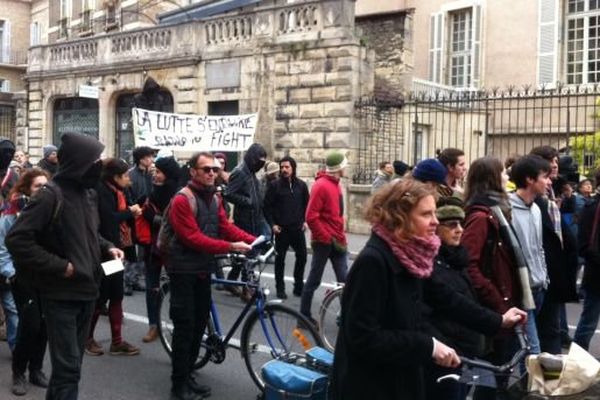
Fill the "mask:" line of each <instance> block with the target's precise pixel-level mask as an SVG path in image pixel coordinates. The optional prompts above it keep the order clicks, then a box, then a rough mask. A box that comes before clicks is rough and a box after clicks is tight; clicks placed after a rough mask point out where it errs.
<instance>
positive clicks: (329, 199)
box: [306, 173, 346, 247]
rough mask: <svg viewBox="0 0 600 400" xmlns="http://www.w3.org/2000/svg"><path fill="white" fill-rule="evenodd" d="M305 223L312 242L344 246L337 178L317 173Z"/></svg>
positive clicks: (342, 199)
mask: <svg viewBox="0 0 600 400" xmlns="http://www.w3.org/2000/svg"><path fill="white" fill-rule="evenodd" d="M306 223H307V224H308V227H309V228H310V232H311V240H312V241H313V242H318V243H324V244H331V243H333V240H335V241H336V243H337V244H338V245H341V246H343V247H346V234H345V233H344V198H343V196H342V188H341V187H340V180H339V178H336V177H333V176H331V175H327V174H324V173H323V174H319V175H317V179H316V181H315V183H314V184H313V186H312V189H311V191H310V199H309V200H308V206H307V207H306Z"/></svg>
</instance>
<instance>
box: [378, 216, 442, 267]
mask: <svg viewBox="0 0 600 400" xmlns="http://www.w3.org/2000/svg"><path fill="white" fill-rule="evenodd" d="M373 232H374V233H375V234H376V235H377V236H379V237H380V238H381V239H382V240H383V241H384V242H386V243H387V245H388V246H390V248H391V250H392V253H393V254H394V256H395V257H396V259H397V260H398V261H399V262H400V264H402V265H403V266H404V268H406V270H407V271H408V273H409V274H410V275H412V276H414V277H415V278H417V279H427V278H429V277H430V276H431V272H432V271H433V260H434V258H435V256H436V255H437V252H438V249H439V247H440V238H438V237H437V236H436V235H432V236H429V237H420V236H413V237H411V238H410V239H409V240H407V241H406V242H404V243H398V242H397V239H396V238H395V237H394V234H393V233H392V232H391V231H390V230H389V229H387V228H386V227H384V226H383V225H381V224H376V225H374V226H373Z"/></svg>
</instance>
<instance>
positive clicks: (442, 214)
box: [435, 205, 465, 221]
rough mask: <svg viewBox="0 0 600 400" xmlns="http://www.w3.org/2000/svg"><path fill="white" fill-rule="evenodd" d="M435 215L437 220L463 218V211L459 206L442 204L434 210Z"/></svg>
mask: <svg viewBox="0 0 600 400" xmlns="http://www.w3.org/2000/svg"><path fill="white" fill-rule="evenodd" d="M435 215H436V216H437V219H438V220H439V221H448V220H451V219H458V220H461V221H462V220H463V219H465V212H464V211H463V209H462V208H460V207H459V206H452V205H444V206H441V207H439V208H438V209H437V210H435Z"/></svg>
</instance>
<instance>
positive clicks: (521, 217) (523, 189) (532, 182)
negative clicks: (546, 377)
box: [509, 155, 550, 354]
mask: <svg viewBox="0 0 600 400" xmlns="http://www.w3.org/2000/svg"><path fill="white" fill-rule="evenodd" d="M549 173H550V163H549V162H548V161H546V160H544V159H543V158H541V157H539V156H536V155H528V156H525V157H521V158H520V159H518V160H517V161H516V162H515V163H514V164H513V166H512V170H511V179H512V181H513V182H514V183H515V185H516V186H517V190H516V191H515V192H513V193H510V194H509V200H510V204H511V207H512V221H511V224H512V227H513V229H514V231H515V234H516V236H517V238H518V239H519V243H520V244H521V247H520V249H521V251H522V252H523V256H524V259H525V262H526V263H527V267H528V269H529V282H530V285H531V293H532V294H533V300H534V302H535V309H533V310H528V313H529V318H528V319H527V325H526V327H525V331H526V333H527V336H528V338H529V345H530V346H531V350H530V351H531V353H532V354H539V353H540V341H539V335H538V330H537V325H536V317H537V315H538V314H539V312H540V310H541V308H542V305H543V303H544V295H545V293H546V288H547V287H548V271H547V268H546V258H545V256H544V243H543V236H542V214H541V211H540V208H539V207H538V205H537V204H535V202H534V201H535V199H536V198H537V197H538V196H541V195H543V194H544V193H546V188H547V187H548V185H549V182H550V178H549V177H548V174H549Z"/></svg>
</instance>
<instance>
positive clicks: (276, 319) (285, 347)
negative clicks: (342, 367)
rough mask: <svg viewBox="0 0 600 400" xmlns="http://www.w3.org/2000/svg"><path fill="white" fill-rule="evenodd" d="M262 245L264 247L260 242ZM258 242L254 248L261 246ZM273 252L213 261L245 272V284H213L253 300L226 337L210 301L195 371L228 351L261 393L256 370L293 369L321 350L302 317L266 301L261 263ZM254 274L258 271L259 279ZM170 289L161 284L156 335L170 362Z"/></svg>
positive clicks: (313, 329) (220, 281) (316, 336)
mask: <svg viewBox="0 0 600 400" xmlns="http://www.w3.org/2000/svg"><path fill="white" fill-rule="evenodd" d="M262 240H263V241H264V238H263V239H262ZM257 242H260V241H259V240H257ZM257 242H255V243H253V245H254V246H256V245H257V244H259V243H257ZM274 250H275V248H274V247H271V248H270V249H269V251H267V252H266V253H265V254H263V255H261V256H257V257H256V258H249V257H246V256H245V255H243V254H237V253H230V254H224V255H220V256H217V259H218V260H220V261H221V262H223V261H226V262H231V263H239V264H237V265H241V266H242V268H244V269H245V270H246V272H247V274H248V275H247V276H248V280H247V282H239V281H231V280H227V279H218V278H213V279H211V284H212V285H215V284H222V285H226V286H227V285H230V286H238V287H240V286H241V287H246V288H247V289H248V290H251V291H253V295H252V298H251V300H250V301H249V302H248V303H247V304H246V305H245V306H244V308H243V309H242V311H241V312H240V314H239V316H238V317H237V319H236V320H235V322H234V323H233V325H232V326H231V328H230V329H229V331H228V332H227V333H226V334H225V335H224V334H223V332H222V328H221V322H220V319H219V314H218V311H217V308H216V306H215V303H214V302H213V301H212V300H211V305H210V315H209V318H208V323H207V326H206V332H205V335H204V340H203V341H202V345H201V349H200V354H199V356H198V359H197V361H196V363H195V364H194V368H195V369H199V368H202V367H204V366H205V365H206V364H207V363H208V362H209V361H211V362H213V363H215V364H220V363H222V362H223V361H225V357H226V353H227V348H229V347H233V348H237V349H238V350H240V352H241V355H242V358H243V359H244V363H245V365H246V368H247V369H248V372H249V374H250V377H251V378H252V380H253V381H254V383H255V384H256V385H257V386H258V388H259V389H260V390H261V391H263V390H264V382H263V381H262V378H261V375H260V369H261V367H262V366H263V365H264V364H265V363H266V362H267V361H270V360H272V359H277V360H280V361H285V362H289V363H297V362H298V361H299V360H301V359H303V358H304V357H303V354H304V352H305V351H306V350H308V349H309V348H311V347H313V346H321V345H322V341H321V338H320V337H319V334H318V332H317V330H316V327H313V325H312V324H311V323H310V322H309V321H308V320H307V319H306V317H304V316H303V315H302V314H300V313H299V312H298V311H296V310H293V309H291V308H289V307H286V306H284V305H283V304H281V300H271V301H267V296H268V294H269V289H268V288H267V287H265V286H261V285H260V277H261V274H262V272H263V270H264V268H265V267H264V264H265V261H266V260H267V259H268V258H269V256H271V254H273V252H274ZM261 266H262V268H261ZM255 269H258V273H257V272H256V271H255ZM168 285H169V283H168V282H165V283H163V285H162V286H161V290H160V295H159V305H158V307H159V319H158V331H159V336H160V341H161V343H162V345H163V347H164V348H165V350H166V352H167V353H168V354H169V356H171V341H172V335H173V324H172V323H171V321H170V318H169V312H168V308H169V307H168V303H167V300H168V299H169V298H170V292H169V286H168ZM242 323H243V325H242ZM240 325H242V333H241V336H240V340H239V345H238V344H237V343H235V342H236V340H235V339H233V335H234V334H235V333H236V331H237V329H238V328H239V327H240Z"/></svg>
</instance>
